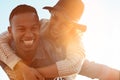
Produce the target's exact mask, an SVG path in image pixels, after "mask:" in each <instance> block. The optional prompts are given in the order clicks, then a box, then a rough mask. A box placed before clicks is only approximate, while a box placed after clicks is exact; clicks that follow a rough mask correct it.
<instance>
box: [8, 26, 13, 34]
mask: <svg viewBox="0 0 120 80" xmlns="http://www.w3.org/2000/svg"><path fill="white" fill-rule="evenodd" d="M8 32H9V34H12V27H11V26H8Z"/></svg>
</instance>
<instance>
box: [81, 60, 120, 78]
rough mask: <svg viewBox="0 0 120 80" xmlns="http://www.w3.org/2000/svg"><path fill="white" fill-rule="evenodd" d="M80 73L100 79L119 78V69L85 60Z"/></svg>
mask: <svg viewBox="0 0 120 80" xmlns="http://www.w3.org/2000/svg"><path fill="white" fill-rule="evenodd" d="M79 74H80V75H83V76H86V77H89V78H92V79H95V78H96V79H100V80H119V79H120V76H119V70H117V69H113V68H110V67H108V66H106V65H103V64H98V63H95V62H90V61H88V60H85V61H84V63H83V67H82V69H81V71H80V73H79Z"/></svg>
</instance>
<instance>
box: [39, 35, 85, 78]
mask: <svg viewBox="0 0 120 80" xmlns="http://www.w3.org/2000/svg"><path fill="white" fill-rule="evenodd" d="M84 53H85V51H84V49H83V45H82V42H81V39H80V37H78V36H76V37H74V38H72V40H71V41H69V43H68V45H67V46H66V53H61V54H66V58H65V59H64V60H60V61H57V62H56V64H53V65H50V66H47V67H44V68H38V71H39V72H40V73H41V72H42V73H41V74H42V75H43V76H44V77H58V76H68V75H72V74H76V73H79V72H80V69H81V67H82V64H83V61H84V59H85V54H84Z"/></svg>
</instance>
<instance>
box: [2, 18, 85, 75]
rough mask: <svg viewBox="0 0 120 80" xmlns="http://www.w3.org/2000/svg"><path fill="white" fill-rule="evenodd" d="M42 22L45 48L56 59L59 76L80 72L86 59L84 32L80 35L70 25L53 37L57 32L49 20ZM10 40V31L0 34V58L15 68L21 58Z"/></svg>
mask: <svg viewBox="0 0 120 80" xmlns="http://www.w3.org/2000/svg"><path fill="white" fill-rule="evenodd" d="M41 22H42V26H41V29H40V34H41V35H40V36H41V38H42V39H43V43H44V48H45V49H46V50H47V52H49V53H50V55H51V56H52V58H53V60H55V61H56V65H57V68H58V73H59V76H62V77H64V76H67V75H72V74H76V73H79V72H80V70H81V67H82V64H83V61H84V59H85V54H84V53H85V51H84V49H83V45H82V42H81V34H82V32H80V31H79V35H78V34H77V35H76V34H74V33H75V32H74V29H73V27H72V28H70V27H68V28H65V29H66V30H63V31H65V32H61V33H59V34H60V35H59V34H57V35H56V36H55V37H52V38H51V37H50V35H53V34H56V33H54V31H52V29H51V28H50V27H49V26H48V25H49V20H41ZM52 32H53V33H52ZM69 35H70V36H69ZM65 38H66V39H65ZM10 40H11V38H10V36H9V34H8V32H4V33H2V34H1V35H0V60H1V61H3V62H4V63H5V64H7V65H8V66H9V67H10V68H11V69H13V68H14V66H15V65H16V63H17V62H18V61H19V60H21V59H20V58H19V57H17V56H16V55H15V54H14V53H15V52H14V51H13V50H12V49H11V48H10V47H9V44H8V43H9V42H10ZM48 45H49V46H48ZM61 57H65V59H61Z"/></svg>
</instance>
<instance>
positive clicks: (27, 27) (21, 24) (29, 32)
mask: <svg viewBox="0 0 120 80" xmlns="http://www.w3.org/2000/svg"><path fill="white" fill-rule="evenodd" d="M9 28H10V29H9V32H10V34H11V35H12V37H13V40H14V42H15V46H16V49H17V50H21V51H34V50H35V49H36V48H37V46H38V44H39V31H40V24H39V19H38V17H37V16H36V15H35V14H34V13H23V14H18V15H15V16H13V18H12V19H11V27H9Z"/></svg>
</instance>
